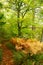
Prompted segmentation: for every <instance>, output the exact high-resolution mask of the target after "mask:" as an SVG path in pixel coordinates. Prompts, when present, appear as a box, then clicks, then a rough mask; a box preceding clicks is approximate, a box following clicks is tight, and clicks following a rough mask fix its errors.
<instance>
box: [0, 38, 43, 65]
mask: <svg viewBox="0 0 43 65" xmlns="http://www.w3.org/2000/svg"><path fill="white" fill-rule="evenodd" d="M0 64H1V65H43V44H42V43H40V42H39V41H37V40H36V39H23V38H12V39H11V40H10V41H8V42H6V43H4V44H0Z"/></svg>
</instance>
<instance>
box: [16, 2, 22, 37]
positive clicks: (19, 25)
mask: <svg viewBox="0 0 43 65" xmlns="http://www.w3.org/2000/svg"><path fill="white" fill-rule="evenodd" d="M17 18H18V21H17V24H18V36H19V37H20V36H21V23H20V20H19V18H20V6H19V3H18V11H17Z"/></svg>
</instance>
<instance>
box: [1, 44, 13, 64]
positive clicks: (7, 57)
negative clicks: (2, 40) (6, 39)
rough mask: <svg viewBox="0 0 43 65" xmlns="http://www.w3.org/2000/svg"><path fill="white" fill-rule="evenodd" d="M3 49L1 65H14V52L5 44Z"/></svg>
mask: <svg viewBox="0 0 43 65" xmlns="http://www.w3.org/2000/svg"><path fill="white" fill-rule="evenodd" d="M1 48H2V50H3V57H2V63H1V65H14V62H13V54H12V52H11V51H10V50H9V49H8V48H7V47H6V45H5V44H2V45H1Z"/></svg>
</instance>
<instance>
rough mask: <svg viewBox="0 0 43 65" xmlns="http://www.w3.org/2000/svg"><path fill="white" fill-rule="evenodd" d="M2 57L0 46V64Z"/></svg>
mask: <svg viewBox="0 0 43 65" xmlns="http://www.w3.org/2000/svg"><path fill="white" fill-rule="evenodd" d="M2 57H3V54H2V49H1V48H0V64H1V61H2Z"/></svg>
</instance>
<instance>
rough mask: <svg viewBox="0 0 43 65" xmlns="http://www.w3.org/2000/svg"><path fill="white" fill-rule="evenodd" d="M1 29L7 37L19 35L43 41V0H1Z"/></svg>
mask: <svg viewBox="0 0 43 65" xmlns="http://www.w3.org/2000/svg"><path fill="white" fill-rule="evenodd" d="M39 29H40V30H39ZM0 30H1V31H0V35H1V37H3V38H6V39H7V38H10V37H16V36H17V37H23V38H36V39H38V40H40V41H42V39H43V0H34V1H33V0H0ZM3 31H4V32H3ZM2 34H4V35H2Z"/></svg>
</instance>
